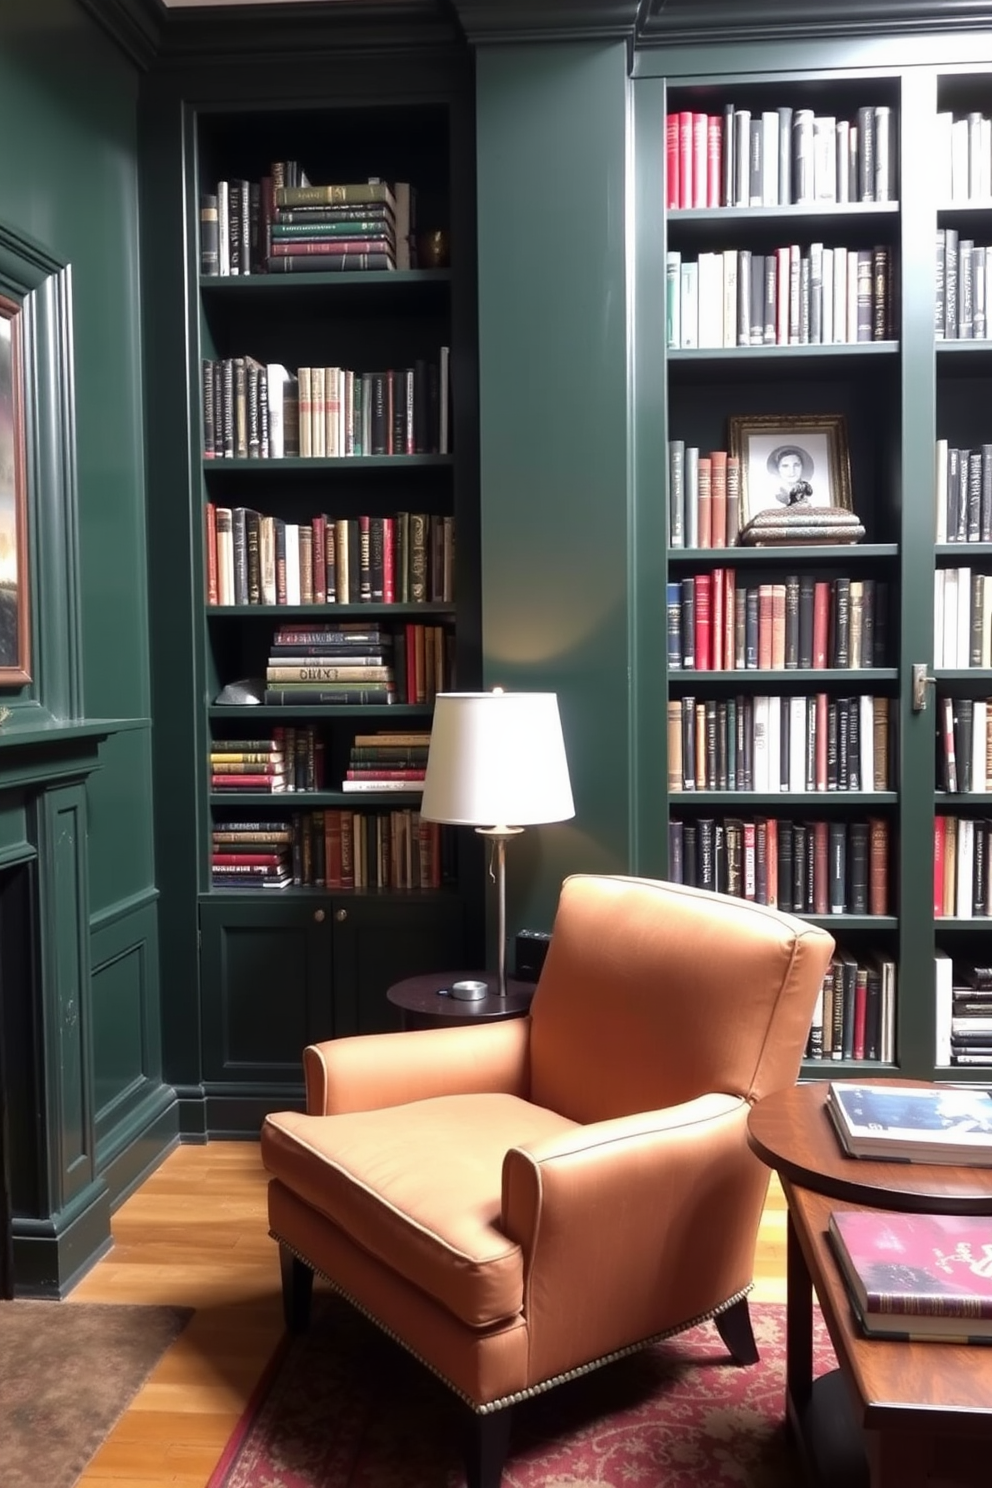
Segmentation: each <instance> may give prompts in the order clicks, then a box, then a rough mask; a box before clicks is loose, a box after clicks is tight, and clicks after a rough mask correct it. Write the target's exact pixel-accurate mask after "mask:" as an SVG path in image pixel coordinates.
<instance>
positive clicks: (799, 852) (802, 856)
mask: <svg viewBox="0 0 992 1488" xmlns="http://www.w3.org/2000/svg"><path fill="white" fill-rule="evenodd" d="M807 835H808V834H807V831H806V827H805V825H804V823H803V822H796V823H795V825H794V826H793V828H792V908H793V910H794V912H795V913H796V914H805V913H806V912H807V910H808V909H812V907H813V906H812V903H809V904H807V902H806V838H807Z"/></svg>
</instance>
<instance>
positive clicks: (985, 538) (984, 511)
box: [979, 444, 992, 542]
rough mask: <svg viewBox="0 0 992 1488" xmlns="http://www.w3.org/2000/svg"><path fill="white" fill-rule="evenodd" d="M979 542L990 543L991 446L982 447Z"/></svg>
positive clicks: (991, 540)
mask: <svg viewBox="0 0 992 1488" xmlns="http://www.w3.org/2000/svg"><path fill="white" fill-rule="evenodd" d="M979 524H980V531H979V541H980V542H992V444H983V445H982V501H981V514H980V518H979Z"/></svg>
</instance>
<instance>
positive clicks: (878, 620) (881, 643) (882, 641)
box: [875, 579, 889, 667]
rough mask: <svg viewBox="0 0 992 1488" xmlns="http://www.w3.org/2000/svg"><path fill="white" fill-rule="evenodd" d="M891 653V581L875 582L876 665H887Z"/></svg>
mask: <svg viewBox="0 0 992 1488" xmlns="http://www.w3.org/2000/svg"><path fill="white" fill-rule="evenodd" d="M888 654H889V582H888V580H887V579H877V580H876V582H875V665H876V666H877V667H883V666H885V658H886V657H887V656H888Z"/></svg>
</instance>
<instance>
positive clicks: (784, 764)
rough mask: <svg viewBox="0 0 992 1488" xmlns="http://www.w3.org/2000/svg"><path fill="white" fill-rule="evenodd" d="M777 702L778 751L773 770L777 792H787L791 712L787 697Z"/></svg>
mask: <svg viewBox="0 0 992 1488" xmlns="http://www.w3.org/2000/svg"><path fill="white" fill-rule="evenodd" d="M777 701H778V704H779V728H778V734H779V751H778V761H777V763H776V765H775V768H776V769H777V772H778V788H779V790H780V791H787V790H788V789H789V758H790V739H791V728H792V710H791V709H790V707H789V699H788V698H787V697H784V698H781V699H778V700H777ZM773 778H774V777H773Z"/></svg>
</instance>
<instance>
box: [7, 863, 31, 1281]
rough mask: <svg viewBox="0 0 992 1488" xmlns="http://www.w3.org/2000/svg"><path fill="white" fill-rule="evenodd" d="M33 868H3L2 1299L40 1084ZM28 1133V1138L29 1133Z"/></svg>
mask: <svg viewBox="0 0 992 1488" xmlns="http://www.w3.org/2000/svg"><path fill="white" fill-rule="evenodd" d="M33 883H34V875H33V865H32V864H30V863H19V864H16V865H15V866H13V867H9V868H4V869H2V870H0V1297H5V1298H9V1297H12V1296H13V1295H14V1262H13V1239H12V1227H13V1215H14V1192H13V1185H14V1150H15V1142H16V1134H17V1128H18V1125H19V1123H20V1124H23V1123H24V1122H25V1121H26V1122H28V1123H30V1119H31V1117H30V1111H31V1109H32V1103H33V1100H34V1097H35V1096H36V1094H37V1089H38V1084H37V1078H36V1071H35V1069H34V1064H35V1058H36V1047H37V1046H36V1040H35V1038H34V1036H33V1031H32V1029H33V1022H34V1019H35V1016H36V1006H35V999H34V996H33V993H32V987H33V969H32V944H33V925H34V908H35V904H34V891H33ZM25 1135H28V1134H25Z"/></svg>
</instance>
